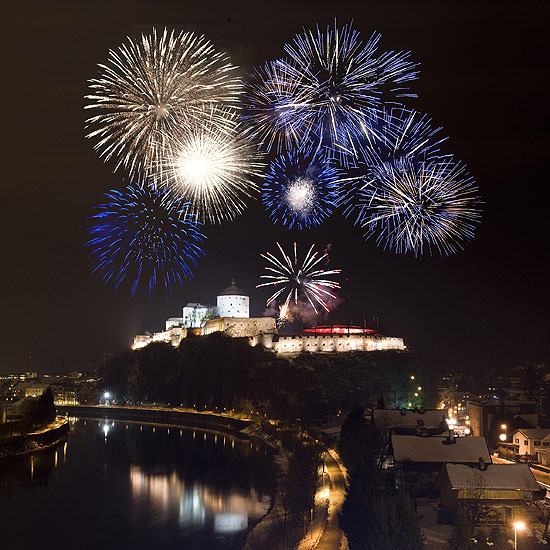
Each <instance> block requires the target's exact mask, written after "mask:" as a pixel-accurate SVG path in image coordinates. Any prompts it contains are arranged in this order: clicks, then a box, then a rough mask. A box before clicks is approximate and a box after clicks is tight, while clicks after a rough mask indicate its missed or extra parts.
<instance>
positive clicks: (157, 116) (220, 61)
mask: <svg viewBox="0 0 550 550" xmlns="http://www.w3.org/2000/svg"><path fill="white" fill-rule="evenodd" d="M99 67H100V69H101V74H100V76H99V77H98V78H94V79H92V80H90V90H91V93H90V94H89V95H87V96H86V99H88V100H89V101H90V103H89V104H88V105H87V106H86V108H87V109H91V110H93V112H94V113H95V114H94V116H92V117H91V118H89V119H88V120H87V129H88V137H89V138H92V139H94V140H95V142H96V143H95V146H94V148H95V149H96V151H98V153H99V154H100V156H101V157H103V158H104V159H105V160H109V159H111V158H114V159H116V161H115V162H116V165H115V170H116V169H118V168H120V167H121V166H123V167H124V168H125V169H126V170H127V171H128V173H129V175H130V177H131V178H143V177H144V175H147V174H148V172H149V171H150V170H151V168H152V167H153V166H154V165H156V166H158V164H159V162H160V160H161V157H162V155H163V153H164V150H165V146H166V145H167V143H166V140H168V141H170V140H171V139H172V138H173V136H174V135H176V134H179V133H180V132H182V131H185V130H188V129H192V128H195V127H196V126H197V125H198V124H201V123H202V114H203V113H204V109H205V107H208V106H211V105H219V104H226V103H232V102H233V101H234V100H235V98H236V96H237V94H238V91H239V83H238V80H237V79H236V78H235V75H234V72H235V70H234V69H235V67H234V66H233V65H231V63H229V61H228V57H227V56H226V55H225V54H223V53H220V52H218V51H217V50H216V49H215V48H214V46H213V45H212V43H211V42H210V41H209V40H207V39H206V38H205V37H204V36H198V35H196V34H194V33H192V32H180V33H178V34H176V33H175V32H174V31H168V30H167V29H164V31H163V32H161V33H157V31H156V29H153V31H152V32H151V33H150V34H143V35H142V36H141V37H140V38H138V39H136V40H134V39H132V38H128V40H127V42H126V43H124V44H122V45H121V46H120V47H119V48H118V49H116V50H110V51H109V56H108V59H107V62H106V63H105V64H103V65H99ZM221 123H222V124H223V121H221Z"/></svg>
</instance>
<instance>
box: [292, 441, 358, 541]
mask: <svg viewBox="0 0 550 550" xmlns="http://www.w3.org/2000/svg"><path fill="white" fill-rule="evenodd" d="M319 481H320V483H319V491H318V493H317V498H316V503H315V511H314V514H313V522H312V525H311V529H310V530H309V532H308V533H307V534H306V536H305V537H304V538H303V539H302V541H301V542H300V544H299V545H298V547H297V550H347V548H348V545H347V540H346V537H345V535H344V533H343V532H342V530H341V529H340V526H339V525H338V516H339V514H340V511H341V510H342V504H344V499H345V496H346V469H345V467H344V466H343V464H342V463H341V461H340V458H339V457H338V455H337V454H336V453H335V452H334V451H331V450H329V451H328V453H327V454H326V455H325V464H324V471H323V473H322V474H321V477H320V480H319Z"/></svg>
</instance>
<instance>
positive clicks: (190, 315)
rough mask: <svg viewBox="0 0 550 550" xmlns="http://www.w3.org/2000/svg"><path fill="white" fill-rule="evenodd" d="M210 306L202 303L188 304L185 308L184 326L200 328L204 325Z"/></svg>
mask: <svg viewBox="0 0 550 550" xmlns="http://www.w3.org/2000/svg"><path fill="white" fill-rule="evenodd" d="M209 311H210V308H208V307H206V306H202V305H200V304H193V305H191V304H187V305H186V306H185V307H184V308H183V326H184V327H185V328H200V327H202V326H203V325H204V323H205V321H206V318H207V317H208V312H209Z"/></svg>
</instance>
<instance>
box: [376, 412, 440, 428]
mask: <svg viewBox="0 0 550 550" xmlns="http://www.w3.org/2000/svg"><path fill="white" fill-rule="evenodd" d="M446 417H447V414H446V412H445V411H444V410H443V409H431V410H426V411H424V412H423V413H421V412H418V411H411V410H409V409H373V411H372V418H373V420H374V423H375V424H376V425H377V426H378V427H380V428H386V429H389V428H416V426H417V425H418V421H419V420H422V422H423V423H424V427H425V428H438V427H439V425H440V424H441V421H442V420H443V421H444V420H446Z"/></svg>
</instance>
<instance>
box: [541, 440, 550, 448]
mask: <svg viewBox="0 0 550 550" xmlns="http://www.w3.org/2000/svg"><path fill="white" fill-rule="evenodd" d="M542 445H543V446H544V447H548V445H550V443H548V441H543V442H542Z"/></svg>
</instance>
